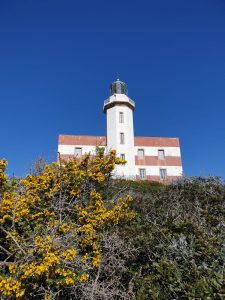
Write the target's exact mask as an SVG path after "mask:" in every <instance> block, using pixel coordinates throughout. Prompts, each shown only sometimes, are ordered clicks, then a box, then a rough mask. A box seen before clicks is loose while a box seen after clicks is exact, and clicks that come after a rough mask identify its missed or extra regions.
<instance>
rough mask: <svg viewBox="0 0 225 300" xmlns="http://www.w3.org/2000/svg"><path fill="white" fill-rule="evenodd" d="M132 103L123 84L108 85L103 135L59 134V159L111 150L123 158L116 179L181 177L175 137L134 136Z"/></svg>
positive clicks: (116, 82) (117, 168) (178, 149)
mask: <svg viewBox="0 0 225 300" xmlns="http://www.w3.org/2000/svg"><path fill="white" fill-rule="evenodd" d="M134 109H135V102H134V101H133V100H131V99H130V98H129V97H128V95H127V88H126V84H125V83H124V82H122V81H120V80H119V79H118V80H116V81H115V82H114V83H112V84H111V86H110V97H109V98H108V99H107V100H105V101H104V106H103V110H104V112H105V114H106V119H107V136H106V137H105V136H79V135H60V136H59V143H58V153H59V155H60V158H61V159H65V160H70V159H71V158H72V157H73V156H74V155H76V156H81V155H82V154H84V153H86V152H90V153H94V152H95V148H96V146H101V147H106V149H107V151H109V150H111V149H115V150H116V152H117V155H118V156H120V157H121V158H122V159H125V160H126V161H127V163H126V164H125V165H124V166H117V167H116V170H115V175H116V176H122V177H126V178H135V179H148V180H153V181H171V180H173V179H177V178H179V177H181V176H182V162H181V154H180V145H179V139H178V138H158V137H135V136H134V126H133V112H134Z"/></svg>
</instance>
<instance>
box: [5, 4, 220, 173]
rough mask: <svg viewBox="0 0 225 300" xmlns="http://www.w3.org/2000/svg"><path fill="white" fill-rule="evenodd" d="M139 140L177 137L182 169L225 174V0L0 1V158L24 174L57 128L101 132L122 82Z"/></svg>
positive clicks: (52, 141)
mask: <svg viewBox="0 0 225 300" xmlns="http://www.w3.org/2000/svg"><path fill="white" fill-rule="evenodd" d="M117 72H118V73H119V74H120V78H121V80H124V81H125V82H126V83H127V84H128V89H129V96H130V97H131V98H132V99H133V100H135V101H136V110H135V115H134V125H135V135H136V136H159V137H179V138H180V143H181V151H182V160H183V166H184V174H185V175H194V176H207V175H217V176H221V177H222V178H225V169H224V165H225V158H224V154H225V151H224V149H225V1H224V0H211V1H209V0H186V1H185V0H183V1H181V0H170V1H168V0H159V1H155V0H154V1H153V0H148V1H141V0H139V1H136V0H133V1H122V0H121V1H117V0H116V1H98V0H96V1H74V0H71V1H69V0H61V1H57V0H54V1H53V0H32V1H31V0H16V1H10V0H0V111H1V127H0V133H1V138H0V157H2V158H3V157H4V158H6V159H7V160H8V161H9V167H8V173H9V174H13V173H14V174H15V175H16V176H23V175H24V174H26V173H27V171H28V168H29V166H30V165H31V163H32V161H34V160H35V159H36V157H37V156H39V155H43V156H45V157H46V159H47V160H48V161H49V162H50V161H54V160H55V159H56V152H57V139H58V135H59V134H77V135H105V134H106V126H105V125H106V120H105V115H104V114H103V112H102V105H103V101H104V100H105V99H106V98H107V97H108V95H109V84H110V83H111V82H112V81H114V80H115V79H116V76H117V75H116V74H117Z"/></svg>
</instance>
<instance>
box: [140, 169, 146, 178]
mask: <svg viewBox="0 0 225 300" xmlns="http://www.w3.org/2000/svg"><path fill="white" fill-rule="evenodd" d="M139 176H140V179H145V178H146V170H145V169H139Z"/></svg>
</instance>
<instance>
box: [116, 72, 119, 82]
mask: <svg viewBox="0 0 225 300" xmlns="http://www.w3.org/2000/svg"><path fill="white" fill-rule="evenodd" d="M116 80H120V77H119V72H116Z"/></svg>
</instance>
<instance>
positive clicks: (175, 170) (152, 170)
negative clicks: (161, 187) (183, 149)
mask: <svg viewBox="0 0 225 300" xmlns="http://www.w3.org/2000/svg"><path fill="white" fill-rule="evenodd" d="M135 169H136V174H137V175H139V169H146V175H147V176H148V175H151V176H159V175H160V173H159V170H160V169H166V170H167V176H182V167H181V166H144V165H143V166H136V167H135Z"/></svg>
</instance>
